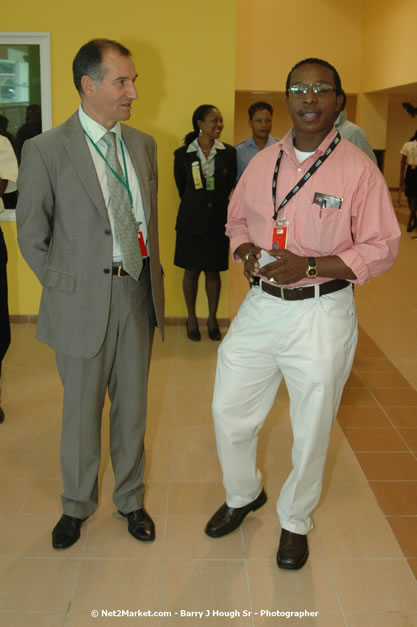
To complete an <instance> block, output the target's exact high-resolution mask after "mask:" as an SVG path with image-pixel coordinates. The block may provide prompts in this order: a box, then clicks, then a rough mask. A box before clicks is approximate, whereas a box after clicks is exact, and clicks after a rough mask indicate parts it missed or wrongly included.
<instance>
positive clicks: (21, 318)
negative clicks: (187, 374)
mask: <svg viewBox="0 0 417 627" xmlns="http://www.w3.org/2000/svg"><path fill="white" fill-rule="evenodd" d="M186 320H187V318H186V317H185V316H184V317H175V316H166V317H165V324H166V326H167V327H178V326H185V322H186ZM206 321H207V320H206V318H198V323H199V324H201V325H204V324H205V323H206ZM217 321H218V323H219V326H221V327H228V326H229V324H230V319H229V318H217ZM10 322H11V323H12V324H36V323H37V322H38V316H37V315H36V314H11V315H10Z"/></svg>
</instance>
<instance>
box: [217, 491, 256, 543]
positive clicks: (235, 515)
mask: <svg viewBox="0 0 417 627" xmlns="http://www.w3.org/2000/svg"><path fill="white" fill-rule="evenodd" d="M266 501H267V496H266V494H265V491H264V490H262V492H261V493H260V495H259V496H258V497H257V498H256V499H255V500H254V501H252V503H249V504H248V505H245V506H244V507H228V506H227V505H226V503H224V504H223V505H222V506H221V507H220V509H218V510H217V512H216V513H215V514H214V516H213V517H212V518H210V520H209V521H208V523H207V525H206V530H205V531H206V534H207V535H208V536H210V537H211V538H221V536H225V535H226V534H228V533H230V532H231V531H234V530H235V529H237V528H238V527H239V526H240V524H241V523H242V521H243V519H244V518H245V516H247V514H249V512H254V511H255V510H257V509H259V508H260V507H262V505H265V503H266Z"/></svg>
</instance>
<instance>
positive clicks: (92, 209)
mask: <svg viewBox="0 0 417 627" xmlns="http://www.w3.org/2000/svg"><path fill="white" fill-rule="evenodd" d="M122 135H123V139H124V141H125V142H126V145H127V147H128V150H129V154H130V157H131V159H132V162H133V164H134V167H135V170H136V173H137V176H138V179H139V183H140V187H141V192H142V197H143V206H144V211H145V215H146V220H147V225H148V249H149V256H150V262H151V283H152V295H149V297H150V298H152V300H153V305H154V309H155V314H156V320H157V325H158V327H159V329H160V332H161V334H163V324H164V287H163V277H162V267H161V264H160V260H159V246H158V215H157V166H156V144H155V140H154V139H153V138H152V137H151V136H150V135H146V134H145V133H142V132H141V131H138V130H136V129H133V128H132V127H129V126H125V125H122ZM18 189H19V201H18V205H17V208H16V220H17V229H18V242H19V246H20V249H21V251H22V254H23V256H24V258H25V259H26V261H27V262H28V264H29V266H30V267H31V268H32V270H33V271H34V272H35V274H36V275H37V277H38V279H39V281H40V282H41V284H42V286H43V291H42V298H41V304H40V310H39V320H38V330H37V337H38V339H39V340H41V341H42V342H45V343H46V344H49V345H50V346H52V348H54V349H55V350H57V351H60V352H63V353H67V354H69V355H76V356H81V357H93V356H94V355H96V354H97V353H98V351H99V350H100V348H101V346H102V344H103V341H104V337H105V333H106V328H107V321H108V316H109V308H110V297H111V286H112V274H111V272H110V270H111V267H112V256H113V240H112V235H111V230H110V222H109V219H108V215H107V209H106V206H105V204H104V199H103V194H102V192H101V188H100V184H99V181H98V178H97V174H96V170H95V167H94V164H93V160H92V158H91V154H90V150H89V148H88V146H87V143H86V140H85V135H84V133H83V130H82V127H81V124H80V121H79V118H78V113H75V114H74V115H73V116H72V117H71V118H69V120H67V121H66V122H64V124H62V125H60V126H58V127H57V128H55V129H52V130H50V131H47V132H46V133H43V134H42V135H38V136H37V137H35V138H33V139H30V140H28V141H26V142H25V145H24V149H23V158H22V163H21V166H20V169H19V177H18Z"/></svg>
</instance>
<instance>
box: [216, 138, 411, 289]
mask: <svg viewBox="0 0 417 627" xmlns="http://www.w3.org/2000/svg"><path fill="white" fill-rule="evenodd" d="M335 136H336V129H333V130H332V131H331V132H330V133H329V134H328V135H327V137H326V138H325V139H324V140H323V142H322V143H321V144H320V146H319V147H318V148H317V150H316V151H315V153H314V154H313V155H312V156H310V157H308V158H307V159H306V160H305V161H303V162H302V163H299V162H298V161H297V159H296V156H295V152H294V147H293V131H292V130H291V131H289V132H288V133H287V135H286V136H285V137H284V138H283V139H282V140H281V141H279V142H278V143H276V144H274V145H273V146H270V147H269V148H265V149H264V150H261V151H260V152H259V153H258V154H257V155H256V156H255V157H254V158H253V159H252V160H251V162H250V163H249V165H248V167H247V168H246V170H245V171H244V173H243V175H242V177H241V179H240V181H239V183H238V185H237V187H236V189H235V191H234V194H233V196H232V199H231V201H230V204H229V209H228V220H227V224H226V233H227V235H228V236H229V237H230V245H231V249H232V251H233V252H234V251H235V250H236V249H237V248H238V247H239V246H240V245H241V244H243V243H245V242H252V243H253V244H254V245H255V246H259V247H261V248H264V249H265V250H270V249H271V248H272V230H273V226H274V223H273V214H274V207H273V201H272V178H273V173H274V168H275V163H276V160H277V157H278V155H279V152H280V150H283V155H282V159H281V166H280V169H279V174H278V181H277V206H279V205H280V203H281V201H282V200H283V199H284V198H285V196H286V195H287V193H288V192H289V191H290V190H291V189H292V188H293V187H294V186H295V185H296V184H297V183H298V181H299V180H300V179H301V178H302V177H303V176H304V174H305V173H306V172H307V171H308V170H309V169H310V167H311V166H312V165H313V163H314V162H315V161H316V160H317V159H318V158H319V156H320V155H323V154H324V152H325V151H326V149H327V148H328V146H329V145H330V143H331V142H332V141H333V139H334V137H335ZM316 192H319V193H321V194H327V195H329V196H334V197H336V198H340V199H343V200H342V204H341V207H340V208H339V209H337V208H331V207H323V208H322V209H321V208H320V207H319V206H318V205H317V204H315V203H314V202H313V199H314V195H315V193H316ZM278 217H285V218H287V220H288V236H287V246H286V247H287V249H288V250H289V251H291V252H293V253H295V254H296V255H301V256H303V257H324V256H327V255H337V256H339V257H340V258H341V259H342V260H343V261H344V263H345V264H346V265H347V266H349V267H350V268H351V269H352V271H353V272H354V273H355V275H356V277H357V279H356V280H355V281H353V282H354V283H359V284H362V283H365V282H366V281H369V279H371V278H372V277H374V276H378V275H379V274H382V273H383V272H386V271H387V270H389V268H390V267H391V266H392V264H393V263H394V260H395V257H396V255H397V252H398V247H399V242H400V236H401V231H400V228H399V226H398V222H397V218H396V216H395V213H394V209H393V206H392V202H391V196H390V193H389V190H388V187H387V184H386V182H385V179H384V177H383V176H382V174H381V172H380V171H379V170H378V168H377V167H376V165H375V164H374V163H372V161H371V160H370V159H369V158H368V157H367V156H366V155H365V154H364V153H362V152H361V151H360V150H359V149H358V148H357V147H356V146H354V145H353V144H351V143H350V142H349V141H348V140H346V139H343V138H342V139H341V141H340V143H339V144H338V145H337V146H336V148H335V149H334V151H333V152H332V154H331V155H330V156H329V157H328V159H327V160H326V161H325V162H324V163H323V165H322V166H321V167H320V168H319V169H318V170H317V171H316V172H315V173H314V174H313V176H311V178H310V179H309V180H308V181H307V182H306V183H305V185H304V186H303V187H302V189H300V191H299V192H298V193H297V194H296V195H295V196H294V197H293V198H292V199H291V200H290V201H289V202H288V203H287V204H286V205H285V207H283V208H282V209H281V210H280V211H279V214H278ZM234 259H235V260H240V258H239V257H238V256H237V255H235V254H234ZM326 280H330V279H323V278H322V277H318V278H316V279H309V278H307V277H306V278H305V279H303V280H301V281H298V282H297V283H294V284H292V285H297V286H300V285H305V284H312V283H323V282H325V281H326ZM290 287H291V286H290Z"/></svg>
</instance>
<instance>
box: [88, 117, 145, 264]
mask: <svg viewBox="0 0 417 627" xmlns="http://www.w3.org/2000/svg"><path fill="white" fill-rule="evenodd" d="M78 115H79V118H80V122H81V126H82V128H83V129H84V131H85V133H87V135H86V136H85V140H86V142H87V145H88V147H89V150H90V153H91V158H92V160H93V163H94V166H95V168H96V172H97V177H98V180H99V183H100V187H101V191H102V192H103V197H104V202H105V204H106V207H107V211H108V216H109V220H110V225H111V230H112V234H113V261H114V262H120V261H121V260H122V252H121V249H120V245H119V242H118V241H117V237H116V232H115V228H114V220H113V210H112V207H111V203H110V193H109V188H108V184H107V174H106V168H107V167H108V166H107V165H106V162H105V161H104V159H103V158H102V157H100V155H99V153H98V152H97V150H96V149H95V148H94V146H93V145H92V143H91V141H90V139H89V137H90V138H91V140H92V141H93V142H94V143H95V144H97V147H98V148H99V150H100V152H101V153H102V154H103V155H104V156H106V153H107V145H106V143H105V142H104V141H103V140H102V138H103V136H104V135H105V134H106V133H107V129H106V128H104V126H102V125H101V124H99V123H98V122H96V121H95V120H93V119H92V118H90V116H88V115H87V114H86V113H85V111H84V110H83V108H82V106H81V105H80V107H79V109H78ZM111 131H112V132H114V133H116V135H117V137H118V138H119V140H120V141H117V142H116V144H117V156H118V159H119V162H120V164H121V167H122V170H124V165H123V154H122V150H121V142H122V143H123V148H124V155H125V159H126V170H127V177H128V180H129V187H130V192H131V194H132V199H133V209H132V211H133V215H134V217H135V220H136V221H137V222H138V223H140V226H139V229H140V230H141V231H142V233H143V239H144V241H145V242H146V243H147V242H148V234H147V228H146V219H145V212H144V210H143V202H142V194H141V190H140V185H139V181H138V177H137V175H136V171H135V168H134V167H133V163H132V160H131V158H130V155H129V150H128V148H127V146H126V143H125V142H124V141H123V138H122V130H121V127H120V122H116V124H115V125H114V126H113V128H112V129H111ZM138 246H139V244H138Z"/></svg>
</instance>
